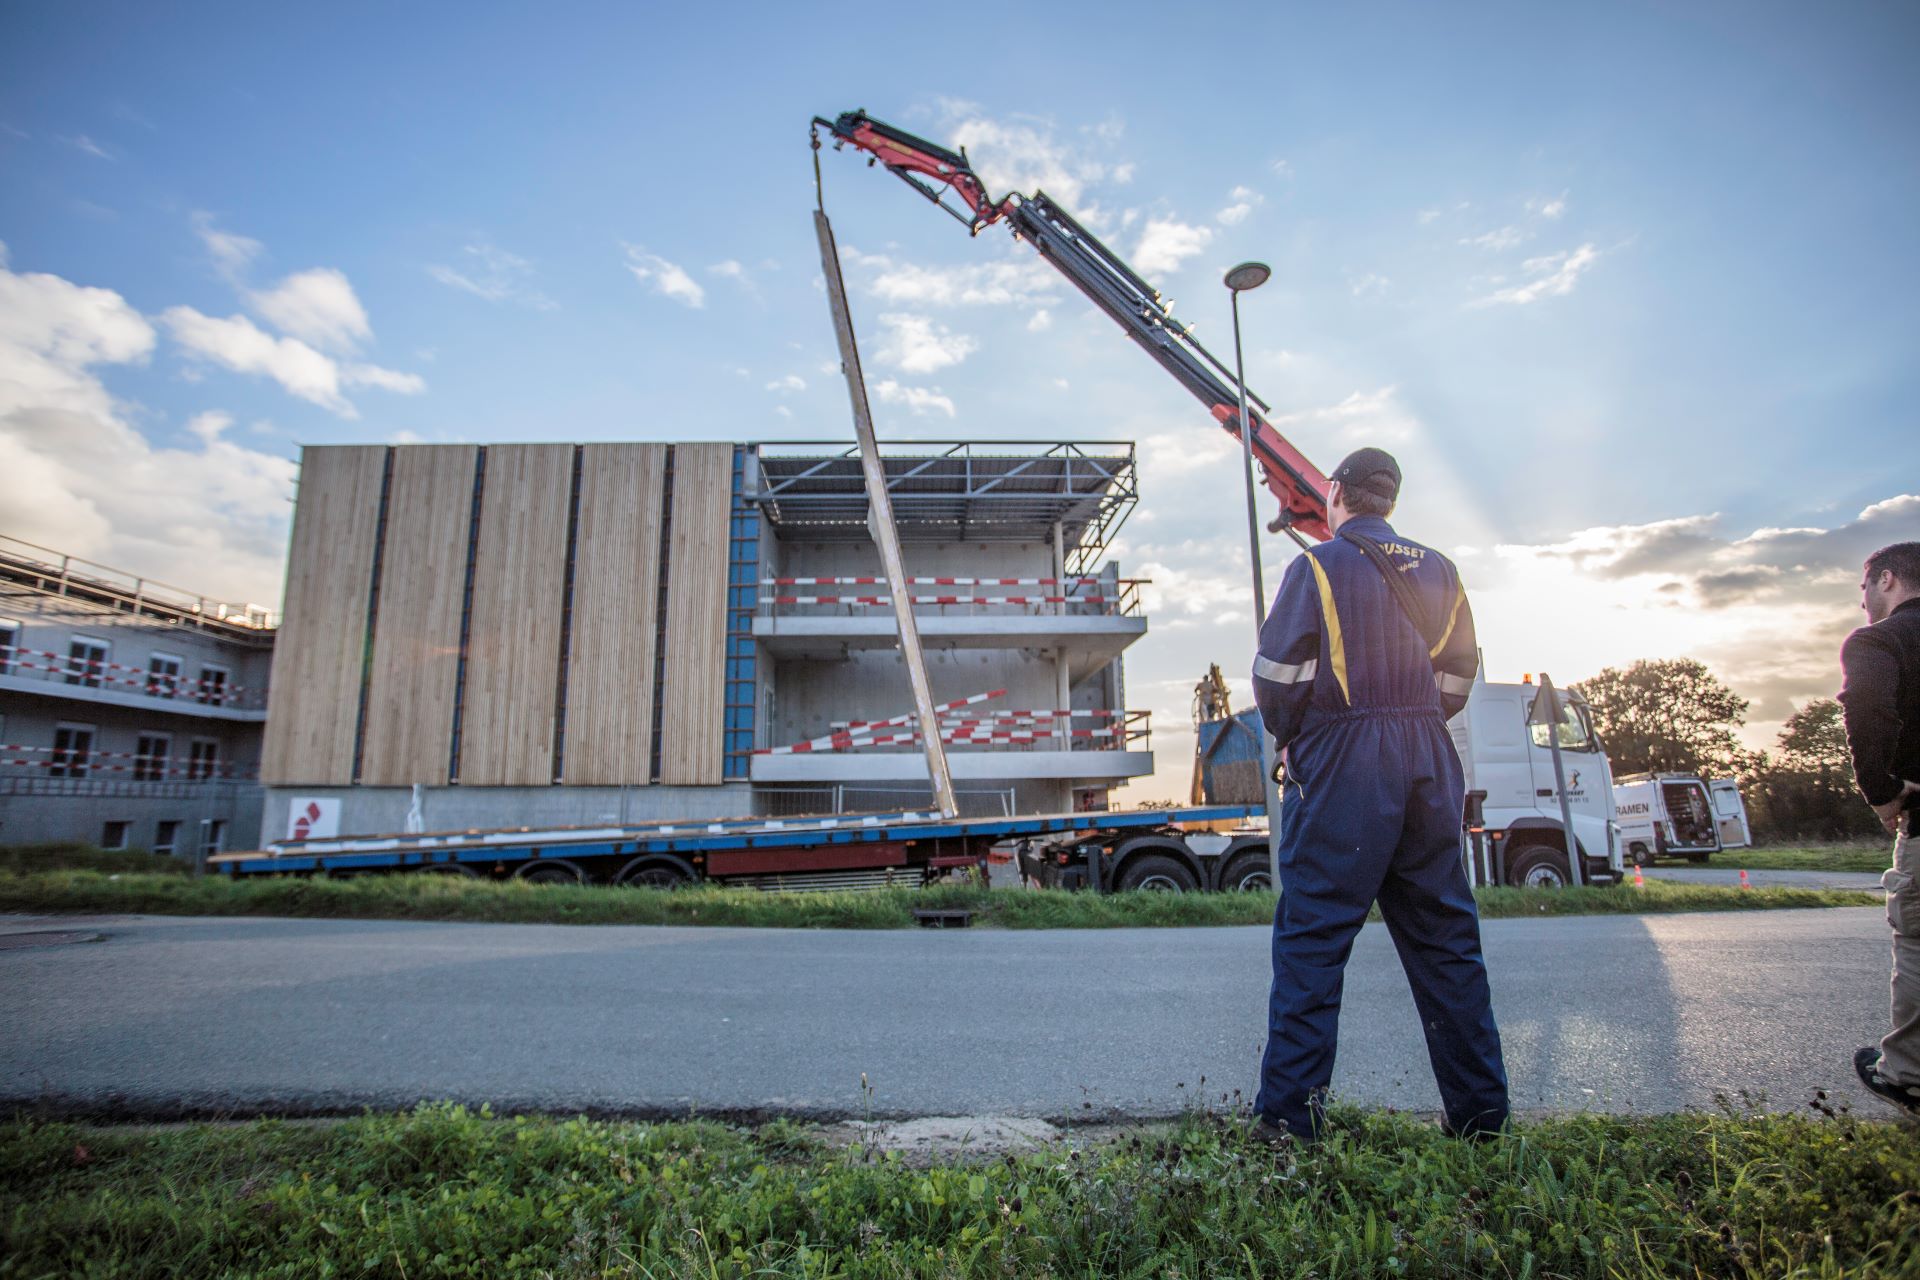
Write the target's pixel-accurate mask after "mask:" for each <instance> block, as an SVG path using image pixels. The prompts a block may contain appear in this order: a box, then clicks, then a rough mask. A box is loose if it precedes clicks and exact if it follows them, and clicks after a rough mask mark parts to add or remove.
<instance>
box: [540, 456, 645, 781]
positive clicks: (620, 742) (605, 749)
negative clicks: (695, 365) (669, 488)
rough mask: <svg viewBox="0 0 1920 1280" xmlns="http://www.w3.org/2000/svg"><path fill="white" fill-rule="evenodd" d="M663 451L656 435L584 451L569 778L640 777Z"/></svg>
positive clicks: (577, 538) (565, 768)
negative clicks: (652, 439) (652, 440)
mask: <svg viewBox="0 0 1920 1280" xmlns="http://www.w3.org/2000/svg"><path fill="white" fill-rule="evenodd" d="M666 453H667V449H666V446H665V445H659V444H590V445H586V446H584V447H583V450H582V461H581V468H580V513H579V523H578V527H577V529H576V531H575V535H574V562H573V635H572V639H571V642H570V643H569V646H568V648H569V662H568V671H567V716H566V726H567V729H566V752H565V755H564V757H563V759H562V770H563V777H562V780H563V781H565V782H568V783H572V784H576V785H583V786H590V785H598V786H635V785H642V784H644V783H646V781H647V774H648V769H649V763H650V758H651V755H652V751H653V698H654V689H653V666H654V633H655V631H656V630H657V625H656V618H655V616H654V615H655V614H656V613H657V612H658V604H657V602H658V599H659V594H660V589H659V578H660V517H661V484H662V481H663V479H664V476H665V465H666Z"/></svg>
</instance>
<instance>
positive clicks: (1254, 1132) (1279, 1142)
mask: <svg viewBox="0 0 1920 1280" xmlns="http://www.w3.org/2000/svg"><path fill="white" fill-rule="evenodd" d="M1247 1140H1248V1141H1249V1142H1252V1143H1253V1144H1254V1145H1255V1146H1261V1147H1266V1148H1268V1149H1270V1150H1273V1151H1284V1150H1285V1149H1286V1148H1288V1147H1290V1146H1292V1145H1293V1135H1292V1134H1290V1133H1288V1132H1287V1126H1286V1124H1285V1123H1280V1124H1275V1123H1274V1122H1273V1121H1271V1120H1269V1119H1267V1118H1266V1117H1265V1116H1261V1117H1260V1118H1259V1119H1258V1120H1256V1121H1254V1123H1253V1124H1252V1125H1251V1126H1250V1127H1249V1128H1248V1129H1247Z"/></svg>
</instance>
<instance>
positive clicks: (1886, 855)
mask: <svg viewBox="0 0 1920 1280" xmlns="http://www.w3.org/2000/svg"><path fill="white" fill-rule="evenodd" d="M1660 865H1662V866H1684V865H1686V864H1685V863H1676V862H1674V861H1672V860H1671V859H1669V860H1668V861H1667V862H1664V863H1661V864H1660ZM1707 865H1708V866H1710V867H1732V868H1735V869H1738V868H1740V867H1745V868H1746V869H1747V870H1749V871H1871V872H1873V873H1874V874H1875V875H1878V874H1879V873H1880V872H1882V871H1885V870H1886V869H1887V868H1888V867H1890V866H1892V865H1893V838H1892V837H1891V836H1889V837H1888V838H1887V839H1885V840H1873V841H1867V842H1861V841H1847V842H1843V843H1835V844H1810V845H1793V846H1782V847H1780V848H1777V849H1773V848H1768V849H1728V850H1727V851H1726V852H1725V853H1716V854H1714V855H1713V857H1712V858H1711V859H1710V860H1709V861H1708V863H1707Z"/></svg>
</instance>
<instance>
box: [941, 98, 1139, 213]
mask: <svg viewBox="0 0 1920 1280" xmlns="http://www.w3.org/2000/svg"><path fill="white" fill-rule="evenodd" d="M952 139H953V148H954V150H956V151H958V150H960V149H961V148H965V149H966V152H967V158H968V159H970V160H971V161H973V168H974V172H975V173H977V174H979V175H980V180H981V181H982V182H984V183H985V184H986V187H987V192H988V195H989V197H990V198H992V199H996V200H998V199H1001V198H1003V197H1005V196H1006V195H1007V194H1008V193H1009V192H1012V191H1018V192H1021V193H1022V194H1025V195H1032V194H1033V193H1034V192H1036V191H1045V192H1046V193H1047V194H1048V195H1050V196H1052V197H1053V198H1054V199H1055V200H1058V201H1060V203H1062V204H1063V205H1065V206H1067V207H1068V208H1073V207H1074V206H1076V205H1078V204H1080V203H1081V202H1082V197H1083V196H1084V195H1085V194H1086V183H1087V181H1088V180H1089V179H1094V180H1097V179H1098V178H1099V177H1102V176H1104V174H1105V166H1103V165H1100V164H1098V163H1097V162H1089V161H1087V160H1085V159H1082V158H1080V157H1079V156H1077V155H1076V154H1075V152H1074V150H1073V149H1071V148H1069V147H1067V146H1064V145H1062V144H1061V143H1058V142H1056V141H1055V140H1054V137H1053V131H1052V129H1051V128H1049V127H1047V126H1046V125H1043V124H1039V123H1029V122H1024V121H1023V122H1013V121H1001V120H992V119H989V118H987V117H985V116H981V115H977V114H970V115H969V116H968V118H967V119H964V120H962V121H961V122H960V123H959V124H958V125H956V126H955V127H954V129H953V131H952ZM1112 140H1113V139H1108V141H1112Z"/></svg>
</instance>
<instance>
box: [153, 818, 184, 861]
mask: <svg viewBox="0 0 1920 1280" xmlns="http://www.w3.org/2000/svg"><path fill="white" fill-rule="evenodd" d="M179 840H180V824H179V823H178V822H163V823H161V824H160V825H159V826H157V827H155V828H154V830H153V851H154V852H155V853H163V854H165V855H166V856H168V857H169V858H171V857H172V856H173V850H174V846H175V845H176V844H177V843H179Z"/></svg>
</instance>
